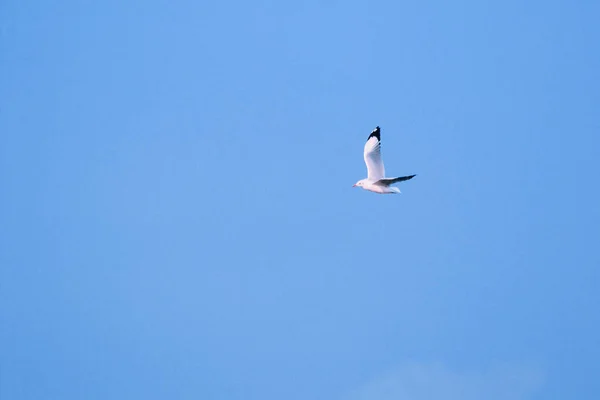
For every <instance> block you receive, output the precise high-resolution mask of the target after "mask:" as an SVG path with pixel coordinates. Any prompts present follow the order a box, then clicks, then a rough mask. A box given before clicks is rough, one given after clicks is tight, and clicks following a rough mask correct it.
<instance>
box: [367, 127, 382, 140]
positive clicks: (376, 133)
mask: <svg viewBox="0 0 600 400" xmlns="http://www.w3.org/2000/svg"><path fill="white" fill-rule="evenodd" d="M380 133H381V129H379V127H378V126H377V127H375V129H373V132H371V134H370V135H369V137H368V138H367V140H369V139H371V138H372V137H373V136H375V137H376V138H377V140H379V141H381V134H380Z"/></svg>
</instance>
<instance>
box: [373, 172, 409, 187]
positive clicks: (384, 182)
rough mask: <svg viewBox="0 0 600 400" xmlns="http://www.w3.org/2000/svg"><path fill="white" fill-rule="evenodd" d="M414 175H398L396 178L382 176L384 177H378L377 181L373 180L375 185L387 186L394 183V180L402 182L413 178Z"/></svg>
mask: <svg viewBox="0 0 600 400" xmlns="http://www.w3.org/2000/svg"><path fill="white" fill-rule="evenodd" d="M415 176H417V175H416V174H415V175H408V176H400V177H398V178H384V179H380V180H378V181H377V182H375V184H376V185H383V186H389V185H391V184H392V183H396V182H402V181H407V180H409V179H412V178H414V177H415Z"/></svg>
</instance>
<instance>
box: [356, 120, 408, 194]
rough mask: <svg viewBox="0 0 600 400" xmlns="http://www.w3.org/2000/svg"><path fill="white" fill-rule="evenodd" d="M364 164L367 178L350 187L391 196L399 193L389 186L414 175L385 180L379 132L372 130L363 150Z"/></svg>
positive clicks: (377, 128) (398, 190)
mask: <svg viewBox="0 0 600 400" xmlns="http://www.w3.org/2000/svg"><path fill="white" fill-rule="evenodd" d="M364 157H365V164H367V178H366V179H361V180H360V181H358V182H356V183H355V184H354V185H353V186H352V187H357V186H358V187H361V188H363V189H365V190H369V191H371V192H375V193H381V194H393V193H400V189H398V188H397V187H393V186H391V185H392V184H394V183H398V182H402V181H407V180H409V179H412V178H414V177H415V176H416V175H408V176H401V177H398V178H385V169H384V167H383V160H382V159H381V130H380V129H379V127H376V128H375V129H373V132H371V134H370V135H369V137H368V139H367V143H365V150H364Z"/></svg>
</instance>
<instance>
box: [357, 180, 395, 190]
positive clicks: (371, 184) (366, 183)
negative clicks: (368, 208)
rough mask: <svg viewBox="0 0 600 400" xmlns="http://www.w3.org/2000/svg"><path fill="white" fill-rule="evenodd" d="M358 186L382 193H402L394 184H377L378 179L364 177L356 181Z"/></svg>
mask: <svg viewBox="0 0 600 400" xmlns="http://www.w3.org/2000/svg"><path fill="white" fill-rule="evenodd" d="M356 186H360V187H362V188H363V189H365V190H368V191H369V192H375V193H380V194H395V193H400V189H398V188H397V187H394V186H389V185H387V186H386V185H382V184H377V181H370V180H369V179H362V180H360V181H358V182H357V183H356Z"/></svg>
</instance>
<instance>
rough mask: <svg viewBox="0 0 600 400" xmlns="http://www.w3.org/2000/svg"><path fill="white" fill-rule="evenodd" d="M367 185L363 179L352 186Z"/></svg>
mask: <svg viewBox="0 0 600 400" xmlns="http://www.w3.org/2000/svg"><path fill="white" fill-rule="evenodd" d="M364 185H365V180H364V179H361V180H360V181H358V182H356V183H355V184H354V185H352V187H357V186H358V187H362V186H364Z"/></svg>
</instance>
